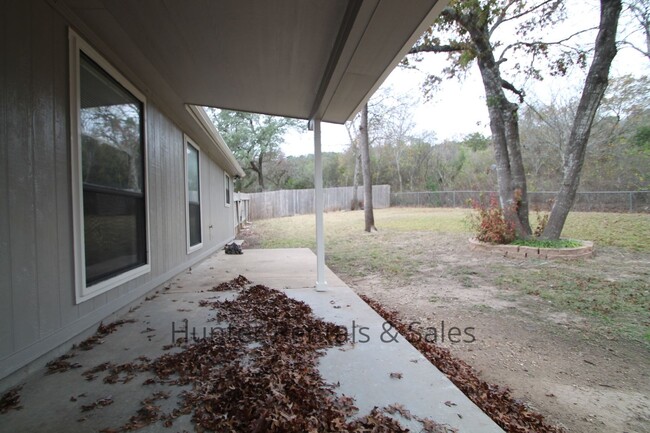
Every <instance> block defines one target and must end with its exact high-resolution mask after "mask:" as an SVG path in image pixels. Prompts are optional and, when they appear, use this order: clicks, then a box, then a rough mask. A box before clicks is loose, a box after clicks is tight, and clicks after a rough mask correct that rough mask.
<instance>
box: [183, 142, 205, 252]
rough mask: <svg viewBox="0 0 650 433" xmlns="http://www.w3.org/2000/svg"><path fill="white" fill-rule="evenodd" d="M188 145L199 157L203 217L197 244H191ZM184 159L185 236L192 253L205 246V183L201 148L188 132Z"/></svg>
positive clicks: (200, 208) (200, 203)
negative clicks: (202, 181) (203, 182)
mask: <svg viewBox="0 0 650 433" xmlns="http://www.w3.org/2000/svg"><path fill="white" fill-rule="evenodd" d="M187 146H192V147H193V148H194V149H196V151H197V154H198V158H199V161H198V163H199V215H200V218H201V224H200V226H199V230H200V232H201V242H199V243H198V244H196V245H190V195H189V194H190V193H189V188H190V185H189V177H188V172H187V171H188V170H187ZM183 161H184V163H185V236H186V238H187V254H191V253H193V252H194V251H197V250H200V249H201V248H203V185H202V184H201V173H202V172H203V170H202V169H201V148H200V147H199V145H198V144H196V142H195V141H194V140H192V139H191V138H190V137H189V136H188V135H187V134H183Z"/></svg>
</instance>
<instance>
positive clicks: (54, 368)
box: [45, 353, 81, 374]
mask: <svg viewBox="0 0 650 433" xmlns="http://www.w3.org/2000/svg"><path fill="white" fill-rule="evenodd" d="M73 357H74V353H72V354H65V355H61V356H59V357H58V358H56V359H54V360H52V361H50V362H48V363H47V364H45V366H46V367H47V371H46V372H45V374H54V373H63V372H64V371H68V370H70V369H73V368H81V364H79V363H78V362H70V361H67V360H68V359H70V358H73Z"/></svg>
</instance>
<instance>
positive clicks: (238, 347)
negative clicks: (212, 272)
mask: <svg viewBox="0 0 650 433" xmlns="http://www.w3.org/2000/svg"><path fill="white" fill-rule="evenodd" d="M220 286H221V288H222V289H223V290H235V289H234V288H238V289H237V290H239V294H238V296H237V297H236V298H235V299H233V300H225V301H207V300H204V301H202V302H201V303H200V305H201V306H204V307H209V308H212V309H213V310H215V312H216V314H217V317H218V321H219V322H221V323H220V325H221V326H220V327H216V328H214V332H213V333H212V334H211V335H208V336H206V338H203V339H199V340H198V341H196V342H194V343H193V344H188V345H187V346H185V347H184V349H183V350H182V351H179V352H174V353H165V354H163V355H161V356H160V357H159V358H157V359H155V360H152V361H151V360H148V359H146V358H140V359H139V361H140V362H139V363H129V364H121V365H113V364H109V363H105V364H101V365H100V366H97V367H95V368H94V369H91V370H88V371H87V372H86V373H84V374H88V376H94V375H96V374H97V373H99V372H100V371H106V372H107V373H108V375H107V376H106V377H105V378H104V381H105V382H108V383H115V380H114V378H115V377H117V376H116V375H119V374H124V373H125V372H126V376H125V377H126V378H128V379H129V380H130V378H131V377H132V376H131V374H135V373H136V372H144V371H149V372H152V373H153V374H154V375H155V376H156V379H155V380H151V379H149V380H147V381H145V382H144V384H154V383H166V384H168V385H180V386H190V387H191V389H190V390H185V391H182V392H181V393H180V394H179V398H180V400H179V403H178V406H177V408H176V409H174V410H173V411H172V412H171V413H163V412H162V411H161V409H160V407H159V406H158V405H157V404H155V401H156V400H158V399H161V398H168V397H169V394H167V393H160V392H159V393H155V394H153V395H152V396H151V397H149V398H148V399H145V400H143V401H142V402H141V407H140V408H139V409H138V411H137V413H136V414H135V415H133V416H132V417H131V418H130V420H129V422H127V423H126V424H124V425H122V426H120V427H118V428H112V429H104V430H102V432H104V433H116V432H124V431H129V430H135V429H139V428H141V427H143V426H146V425H149V424H153V423H155V422H157V421H162V424H163V425H164V426H165V427H170V426H172V425H173V421H174V420H175V419H176V418H177V417H179V416H181V415H185V414H191V416H192V421H193V422H194V423H195V425H196V430H197V431H215V432H250V433H262V432H264V433H266V432H269V433H273V432H283V433H304V432H308V433H317V432H333V431H336V432H358V433H361V432H364V433H365V432H368V433H373V432H374V433H384V432H385V433H388V432H391V433H392V432H397V433H399V432H407V431H408V430H407V429H405V428H403V427H402V426H401V425H400V424H399V422H398V421H396V420H395V419H394V418H391V417H390V416H389V415H391V414H392V415H393V416H395V417H399V416H401V417H403V418H406V419H415V420H417V421H419V422H420V423H421V425H422V431H424V432H436V433H437V432H447V431H450V430H448V429H445V428H444V427H443V426H441V425H439V424H437V423H435V422H433V421H432V420H429V419H419V418H417V417H411V414H410V412H409V411H408V410H407V409H406V408H404V407H402V406H399V405H392V406H390V407H388V408H384V409H378V408H375V409H373V411H372V412H371V413H370V414H368V415H366V416H363V417H360V418H356V419H352V417H353V416H354V415H355V414H356V413H357V412H358V409H357V408H356V407H355V406H354V399H352V398H350V397H346V396H339V395H337V394H336V393H335V391H334V389H335V386H336V385H331V384H327V383H325V381H324V380H323V378H322V377H321V376H320V374H319V372H318V370H317V363H318V358H319V357H320V356H321V354H322V353H324V350H325V349H327V348H330V347H335V346H340V345H342V344H344V343H345V342H346V341H347V336H348V333H347V329H345V327H341V326H337V325H335V324H332V323H327V322H325V321H323V320H321V319H318V318H316V317H315V316H314V315H313V313H312V310H311V308H310V307H309V306H308V305H307V304H305V303H304V302H301V301H297V300H294V299H291V298H289V297H288V296H286V295H285V294H284V293H283V292H281V291H278V290H273V289H269V288H268V287H265V286H262V285H254V286H250V283H249V282H248V280H246V279H245V278H244V277H242V276H239V277H238V278H237V279H235V280H233V281H230V282H228V283H223V284H222V285H220ZM226 287H229V288H230V289H226ZM107 378H108V380H107ZM434 427H435V428H436V429H437V430H434V429H433V428H434Z"/></svg>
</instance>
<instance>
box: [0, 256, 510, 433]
mask: <svg viewBox="0 0 650 433" xmlns="http://www.w3.org/2000/svg"><path fill="white" fill-rule="evenodd" d="M239 274H241V275H244V276H245V277H246V278H248V279H249V280H250V281H252V282H253V283H259V284H264V285H266V286H269V287H272V288H277V289H282V290H285V292H286V293H287V295H289V296H291V297H293V298H295V299H299V300H302V301H304V302H306V303H307V304H309V305H310V306H311V308H312V309H313V310H314V313H315V314H316V315H317V316H320V317H322V318H324V319H325V320H327V321H330V322H334V323H337V324H340V325H344V326H346V327H348V329H352V327H353V325H355V326H356V329H357V330H359V329H360V328H361V327H363V328H364V329H363V333H362V334H355V338H356V343H355V344H348V345H346V346H343V347H342V348H334V349H330V350H329V351H328V352H327V353H326V354H325V355H324V356H323V357H322V358H321V362H320V366H319V369H320V371H321V374H322V376H323V377H324V378H325V380H326V381H327V382H330V383H339V384H340V387H339V388H337V392H340V393H342V394H345V395H347V396H351V397H354V398H355V400H356V402H355V405H356V406H357V407H358V408H359V409H360V411H359V415H364V414H366V413H368V412H369V411H370V410H371V409H372V408H373V407H375V406H377V407H384V406H388V405H391V404H401V405H402V406H404V407H405V408H406V409H408V410H409V411H410V412H411V413H412V414H413V415H417V416H419V417H422V418H429V419H432V420H434V421H436V422H438V423H440V424H446V425H448V426H450V427H452V428H456V429H458V431H459V432H481V433H483V432H485V433H490V432H501V431H502V430H501V429H500V428H499V427H498V426H497V425H496V424H494V423H493V422H492V421H491V420H490V419H489V418H488V417H487V416H486V415H485V414H484V413H483V412H482V411H481V410H480V409H479V408H478V407H476V406H475V405H474V404H473V403H472V402H471V401H470V400H469V399H468V398H467V397H465V395H463V394H462V393H461V392H460V391H459V390H458V389H457V388H456V387H455V386H454V385H453V384H452V383H451V382H450V381H449V380H448V379H447V378H446V377H445V376H444V375H443V374H442V373H441V372H440V371H438V370H437V369H436V368H435V367H434V366H433V365H431V363H429V361H427V360H426V359H425V358H424V357H423V356H422V355H421V354H420V353H419V352H418V351H417V350H416V349H415V348H413V346H411V345H410V344H409V343H408V342H406V341H405V340H404V339H403V338H402V337H401V336H399V335H396V334H395V331H394V330H390V328H387V326H388V325H387V324H385V323H384V320H383V319H382V318H381V317H380V316H379V315H377V314H376V313H375V312H374V311H373V310H372V309H371V308H370V307H369V306H368V305H366V304H365V303H364V302H363V301H362V300H361V299H360V298H359V297H358V296H357V295H356V294H355V293H354V292H353V291H352V290H351V289H350V288H349V287H347V286H346V285H345V283H343V281H341V280H340V279H339V278H338V277H337V276H336V275H335V274H334V273H332V272H331V271H330V270H328V271H327V281H328V284H329V286H330V290H329V291H327V292H316V291H315V290H314V289H313V287H314V282H315V281H316V257H315V255H314V254H313V253H312V252H311V251H310V250H308V249H277V250H244V254H243V255H225V254H224V253H223V252H220V253H218V254H215V255H213V256H212V257H210V258H208V259H207V260H205V261H204V262H202V263H200V264H199V265H197V266H195V267H194V268H192V269H191V270H188V271H186V272H185V273H183V274H181V275H179V276H177V277H176V278H174V279H173V280H172V281H170V282H169V283H168V284H167V285H166V286H165V287H164V288H161V289H160V290H159V291H158V293H157V295H153V296H150V297H149V298H148V300H143V301H142V302H141V303H140V304H139V305H136V306H134V307H132V308H131V311H127V312H124V314H122V315H121V316H120V317H119V318H122V319H133V320H135V322H134V323H127V324H124V325H123V326H121V327H120V328H119V329H118V330H117V331H116V332H114V333H112V334H110V335H108V336H107V337H105V338H104V339H103V343H102V344H100V345H97V346H96V347H94V348H93V349H92V350H89V351H80V350H75V351H74V353H75V356H74V357H73V358H70V359H68V360H66V361H68V362H70V363H76V364H78V365H80V367H78V368H72V369H70V370H68V371H65V372H62V373H55V374H49V375H46V374H45V373H46V370H45V369H40V370H38V371H34V372H33V373H31V374H30V375H29V376H28V377H27V378H26V380H25V381H24V382H23V383H24V386H23V389H22V391H21V392H20V394H21V404H22V406H23V409H22V410H18V411H10V412H8V413H6V414H4V415H0V432H71V433H73V432H96V431H98V430H101V429H104V428H107V427H113V428H116V427H118V426H120V425H123V424H124V423H126V422H128V420H129V418H130V417H131V416H132V415H133V414H134V413H135V411H137V410H138V408H140V402H141V401H142V400H143V399H145V398H147V397H149V396H150V395H151V394H152V393H154V392H156V391H167V392H170V393H171V397H170V398H169V399H167V400H159V401H156V404H158V405H160V406H161V409H162V410H163V411H170V410H172V409H173V408H174V407H175V406H176V401H177V398H178V395H179V394H180V392H181V391H182V389H181V388H179V387H176V386H174V387H170V386H166V385H164V384H152V385H143V382H145V381H146V380H147V379H148V378H150V377H152V376H151V374H150V373H137V375H136V376H135V377H134V378H133V379H132V380H130V381H128V382H127V383H117V384H106V383H103V382H102V378H103V376H104V375H105V374H102V373H99V376H98V378H97V379H95V380H93V381H87V380H86V379H85V378H84V376H82V374H81V373H83V372H84V371H86V370H88V369H89V368H91V367H94V366H96V365H99V364H101V363H103V362H107V361H110V362H113V363H116V364H118V363H126V362H133V361H135V360H136V359H137V358H138V357H139V356H147V357H149V358H151V359H153V358H155V357H158V356H160V355H162V354H163V353H165V350H164V349H163V346H165V345H169V344H171V343H172V342H173V341H174V340H175V339H176V338H179V337H183V336H184V333H183V332H182V331H181V332H179V330H184V329H185V325H186V324H187V327H188V328H187V329H189V331H190V333H191V331H192V330H196V333H197V334H198V335H199V336H201V334H202V332H203V329H209V327H210V326H211V325H212V326H214V322H209V321H208V319H209V317H210V316H211V310H210V309H208V308H201V307H199V306H198V303H199V301H200V300H202V299H224V298H228V297H232V296H235V294H234V293H229V292H222V293H215V292H209V291H208V290H209V289H210V288H211V287H213V286H215V285H216V284H218V283H220V282H223V281H228V280H231V279H232V278H234V277H236V276H237V275H239ZM212 314H213V313H212ZM111 320H112V319H111ZM107 322H108V320H107ZM173 330H174V331H176V333H175V334H173V332H172V331H173ZM172 350H174V349H172ZM391 373H398V374H397V375H393V377H391ZM396 376H400V377H401V378H397V377H396ZM107 398H109V399H110V400H111V401H112V404H110V405H107V406H101V407H97V408H95V409H93V410H89V411H82V406H84V405H90V404H92V403H93V402H96V401H98V400H100V399H107ZM400 422H401V423H402V424H403V425H404V426H405V427H408V428H410V429H411V431H415V432H418V431H421V429H422V426H421V424H419V423H417V422H415V421H408V420H405V419H400ZM161 430H163V431H183V430H187V431H193V430H194V428H193V425H192V424H191V422H190V416H189V415H188V416H183V417H180V418H179V419H177V420H176V421H175V422H174V424H173V427H172V429H169V430H168V429H165V428H164V427H163V426H162V425H161V423H160V422H158V423H157V424H154V425H151V426H148V427H145V428H142V429H140V430H137V431H141V432H154V431H161Z"/></svg>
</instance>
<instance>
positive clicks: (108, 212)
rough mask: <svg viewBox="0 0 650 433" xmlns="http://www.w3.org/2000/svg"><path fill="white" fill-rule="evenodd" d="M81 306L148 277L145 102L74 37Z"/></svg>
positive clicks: (74, 123)
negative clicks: (128, 282) (100, 295)
mask: <svg viewBox="0 0 650 433" xmlns="http://www.w3.org/2000/svg"><path fill="white" fill-rule="evenodd" d="M70 39H71V70H72V74H71V75H72V77H71V88H72V98H71V99H72V110H73V112H72V116H71V117H72V119H73V121H72V122H71V123H72V128H73V132H74V133H73V152H72V154H73V164H72V165H73V181H74V184H75V190H74V192H75V194H74V201H75V207H76V209H75V213H76V215H75V216H76V220H75V235H76V236H75V238H76V239H75V241H76V242H75V258H76V265H77V280H78V281H77V300H78V301H83V300H85V299H87V298H89V297H92V296H94V295H96V294H99V293H102V292H104V291H106V290H109V289H111V288H113V287H116V286H117V285H119V284H123V283H124V282H126V281H128V280H130V279H132V278H135V277H137V276H139V275H142V274H144V273H146V272H149V270H150V267H149V265H148V262H149V260H148V248H147V239H148V238H147V201H146V198H147V197H146V170H145V155H146V153H145V133H144V125H145V121H144V111H145V102H144V101H145V100H144V97H143V96H142V95H141V94H140V93H139V92H137V90H136V89H134V88H133V86H131V85H130V84H129V83H128V82H127V81H126V80H125V79H124V78H123V77H122V76H121V75H120V74H119V73H117V71H115V70H114V69H113V68H112V67H111V66H110V65H109V64H107V62H106V61H105V60H103V58H101V57H100V56H99V55H98V54H97V53H96V52H95V51H94V50H93V49H92V48H90V47H89V46H87V44H85V43H84V42H83V41H82V40H80V39H79V38H78V37H77V36H76V35H75V34H74V33H71V36H70Z"/></svg>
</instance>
